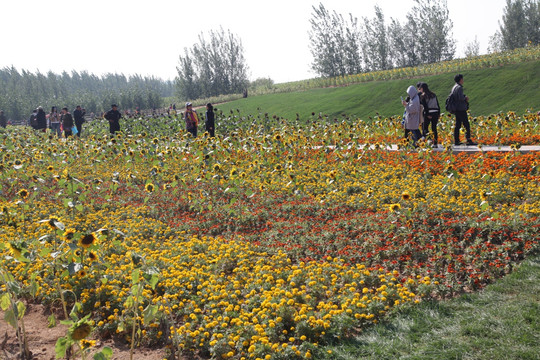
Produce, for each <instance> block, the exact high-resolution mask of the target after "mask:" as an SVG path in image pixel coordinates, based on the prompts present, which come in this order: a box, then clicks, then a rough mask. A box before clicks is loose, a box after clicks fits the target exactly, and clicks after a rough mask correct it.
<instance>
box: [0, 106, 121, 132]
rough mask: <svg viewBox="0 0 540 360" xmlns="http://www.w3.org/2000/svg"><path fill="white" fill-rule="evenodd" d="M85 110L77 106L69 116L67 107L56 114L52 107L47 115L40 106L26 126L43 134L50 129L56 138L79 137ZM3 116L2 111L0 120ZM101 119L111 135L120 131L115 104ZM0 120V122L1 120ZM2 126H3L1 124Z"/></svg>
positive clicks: (119, 116)
mask: <svg viewBox="0 0 540 360" xmlns="http://www.w3.org/2000/svg"><path fill="white" fill-rule="evenodd" d="M85 115H86V110H85V109H83V108H82V107H81V106H80V105H77V106H76V108H75V110H73V114H71V113H70V112H69V110H68V108H67V107H64V108H62V110H61V111H60V112H58V108H57V107H56V106H53V107H52V108H51V112H50V113H49V114H46V113H45V110H43V107H42V106H39V107H37V108H36V109H35V110H34V111H33V112H32V115H30V118H29V119H28V125H30V126H31V127H32V128H34V129H35V130H38V131H42V132H45V131H47V128H49V129H51V132H53V133H55V134H56V135H57V136H58V137H61V136H62V134H63V136H64V137H66V138H68V137H70V136H74V135H76V136H77V137H80V136H81V134H82V131H83V124H84V123H85V122H86V120H85ZM3 116H4V114H3V111H2V118H3ZM103 117H104V118H105V119H106V120H108V121H109V130H110V132H111V134H114V133H116V132H117V131H120V118H121V117H122V114H121V113H120V112H119V111H118V106H117V105H116V104H113V105H111V110H109V111H107V112H106V113H105V114H104V115H103ZM2 118H0V120H2ZM2 126H3V127H5V126H4V125H3V122H2Z"/></svg>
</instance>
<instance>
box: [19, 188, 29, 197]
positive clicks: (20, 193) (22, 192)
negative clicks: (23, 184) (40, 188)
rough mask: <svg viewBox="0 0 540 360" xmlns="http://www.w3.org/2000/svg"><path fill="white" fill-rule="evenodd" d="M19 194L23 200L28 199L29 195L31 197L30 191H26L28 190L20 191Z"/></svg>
mask: <svg viewBox="0 0 540 360" xmlns="http://www.w3.org/2000/svg"><path fill="white" fill-rule="evenodd" d="M18 194H19V196H20V197H21V198H23V199H26V198H27V197H28V195H29V193H28V190H26V189H21V190H19V192H18Z"/></svg>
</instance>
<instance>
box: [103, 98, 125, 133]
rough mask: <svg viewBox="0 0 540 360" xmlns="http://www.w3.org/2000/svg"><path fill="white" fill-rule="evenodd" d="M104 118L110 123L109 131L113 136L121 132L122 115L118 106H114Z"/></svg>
mask: <svg viewBox="0 0 540 360" xmlns="http://www.w3.org/2000/svg"><path fill="white" fill-rule="evenodd" d="M104 117H105V119H107V120H108V121H109V131H110V132H111V134H112V135H114V134H115V133H116V132H117V131H120V118H121V117H122V114H120V111H118V105H116V104H112V105H111V110H109V111H107V112H106V113H105V116H104Z"/></svg>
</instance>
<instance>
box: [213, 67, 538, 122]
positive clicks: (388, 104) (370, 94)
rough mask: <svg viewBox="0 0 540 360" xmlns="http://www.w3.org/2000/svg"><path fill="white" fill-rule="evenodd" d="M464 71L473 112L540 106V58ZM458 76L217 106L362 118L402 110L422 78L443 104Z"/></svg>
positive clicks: (283, 114) (287, 115) (280, 113)
mask: <svg viewBox="0 0 540 360" xmlns="http://www.w3.org/2000/svg"><path fill="white" fill-rule="evenodd" d="M463 75H464V76H465V84H464V87H465V94H467V95H468V96H469V97H470V99H471V113H472V114H473V115H488V114H491V113H495V112H499V111H509V110H515V111H517V112H522V111H524V110H526V109H528V108H532V109H535V110H539V109H540V96H539V90H538V89H540V61H533V62H527V63H522V64H514V65H507V66H503V67H498V68H489V69H482V70H475V71H463ZM453 77H454V74H441V75H434V76H428V77H424V78H421V79H420V78H419V79H410V80H407V79H406V80H391V81H374V82H368V83H362V84H358V85H351V86H347V87H338V88H323V89H314V90H309V91H304V92H293V93H286V94H270V95H263V96H254V97H248V98H247V99H241V100H237V101H233V102H230V103H226V104H223V105H220V106H217V107H218V108H219V109H220V110H223V111H224V112H225V113H228V112H229V111H230V110H231V109H234V110H236V109H239V110H240V112H241V113H242V114H253V115H256V114H258V113H259V112H262V113H268V114H269V115H270V116H272V115H276V116H280V117H283V118H287V119H294V118H296V113H298V114H299V115H300V118H301V119H306V118H309V117H310V116H311V113H312V112H315V113H316V114H318V113H319V112H321V113H323V114H326V115H328V116H330V117H332V118H334V117H336V118H339V117H340V116H341V114H347V115H348V116H358V117H360V118H363V119H367V118H368V117H369V116H374V115H376V114H377V113H379V114H381V115H383V116H391V115H398V114H401V113H403V110H402V109H403V107H402V106H401V104H400V96H403V97H406V95H407V94H406V92H405V91H406V89H407V87H408V86H409V85H416V83H417V82H418V81H424V82H427V83H428V85H429V87H430V89H431V90H432V91H433V92H435V93H436V94H437V95H438V97H439V103H440V105H441V107H443V108H444V101H445V99H446V96H447V95H448V93H449V92H450V90H451V88H452V86H453V84H454V80H453ZM257 108H260V109H261V111H258V110H257Z"/></svg>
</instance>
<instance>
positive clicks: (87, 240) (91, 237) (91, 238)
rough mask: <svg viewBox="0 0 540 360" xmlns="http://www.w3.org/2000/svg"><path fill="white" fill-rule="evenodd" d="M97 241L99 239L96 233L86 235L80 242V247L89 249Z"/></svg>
mask: <svg viewBox="0 0 540 360" xmlns="http://www.w3.org/2000/svg"><path fill="white" fill-rule="evenodd" d="M96 241H97V237H96V235H95V234H94V233H90V234H86V235H84V236H83V237H82V238H81V240H79V245H80V246H82V247H83V248H85V249H86V248H89V247H90V246H92V245H93V244H94V243H95V242H96Z"/></svg>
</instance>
